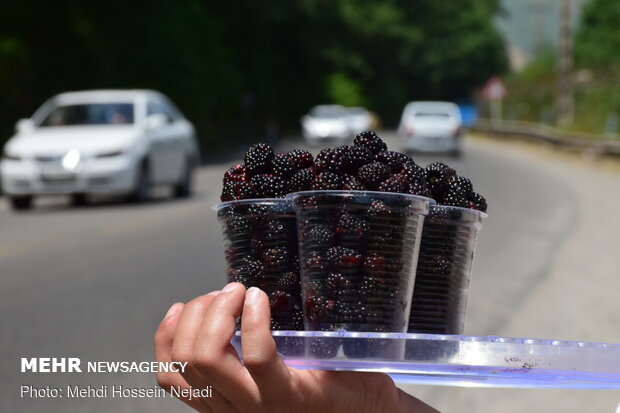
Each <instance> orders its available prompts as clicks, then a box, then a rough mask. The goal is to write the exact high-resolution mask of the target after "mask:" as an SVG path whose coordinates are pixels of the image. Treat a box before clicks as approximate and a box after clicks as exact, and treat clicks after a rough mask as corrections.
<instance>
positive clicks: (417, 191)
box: [407, 181, 433, 198]
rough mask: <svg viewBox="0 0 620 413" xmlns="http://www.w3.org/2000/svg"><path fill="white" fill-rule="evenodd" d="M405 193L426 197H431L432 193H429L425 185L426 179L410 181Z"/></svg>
mask: <svg viewBox="0 0 620 413" xmlns="http://www.w3.org/2000/svg"><path fill="white" fill-rule="evenodd" d="M407 193H408V194H411V195H419V196H425V197H427V198H432V197H433V194H432V193H431V191H430V189H428V186H426V181H412V182H410V183H409V190H408V191H407Z"/></svg>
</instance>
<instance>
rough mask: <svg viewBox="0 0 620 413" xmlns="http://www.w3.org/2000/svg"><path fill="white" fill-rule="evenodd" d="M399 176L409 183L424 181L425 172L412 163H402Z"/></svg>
mask: <svg viewBox="0 0 620 413" xmlns="http://www.w3.org/2000/svg"><path fill="white" fill-rule="evenodd" d="M400 174H401V175H403V176H405V177H406V178H407V179H408V180H409V181H410V182H411V181H426V170H425V169H424V168H422V167H421V166H420V165H418V164H416V163H415V162H413V161H407V162H405V163H403V166H402V169H401V171H400Z"/></svg>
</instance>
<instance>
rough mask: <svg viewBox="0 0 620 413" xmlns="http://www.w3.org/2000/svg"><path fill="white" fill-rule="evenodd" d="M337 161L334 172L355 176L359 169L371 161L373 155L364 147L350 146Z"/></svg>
mask: <svg viewBox="0 0 620 413" xmlns="http://www.w3.org/2000/svg"><path fill="white" fill-rule="evenodd" d="M334 159H337V161H336V162H337V164H336V172H338V173H339V174H352V175H355V174H356V173H357V171H358V170H359V168H360V167H362V166H364V165H366V164H369V163H371V162H372V161H373V159H374V156H373V153H372V152H370V149H368V148H367V147H365V146H352V147H351V146H350V147H348V150H346V151H344V152H343V153H342V155H341V156H340V157H338V158H336V157H334Z"/></svg>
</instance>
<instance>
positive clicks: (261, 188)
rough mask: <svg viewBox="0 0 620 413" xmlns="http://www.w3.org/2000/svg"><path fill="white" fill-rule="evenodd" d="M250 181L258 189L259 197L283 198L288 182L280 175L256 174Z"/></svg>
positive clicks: (257, 194)
mask: <svg viewBox="0 0 620 413" xmlns="http://www.w3.org/2000/svg"><path fill="white" fill-rule="evenodd" d="M250 183H251V184H252V185H253V186H254V188H255V189H256V196H257V197H259V198H282V197H284V195H286V183H285V181H284V179H282V178H281V177H279V176H275V175H269V174H260V175H254V176H253V177H252V179H251V180H250Z"/></svg>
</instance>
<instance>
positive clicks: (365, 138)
mask: <svg viewBox="0 0 620 413" xmlns="http://www.w3.org/2000/svg"><path fill="white" fill-rule="evenodd" d="M353 144H354V145H355V146H365V147H367V148H368V149H370V151H371V152H372V153H377V152H381V151H387V145H386V144H385V142H383V140H382V139H381V138H380V137H378V136H377V134H376V133H374V132H373V131H364V132H361V133H359V134H358V135H357V136H356V137H355V139H354V140H353Z"/></svg>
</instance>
